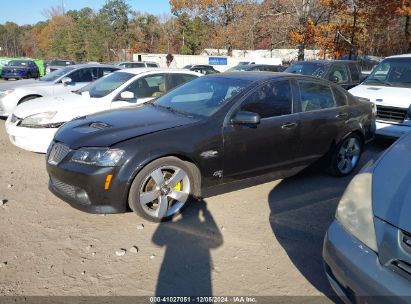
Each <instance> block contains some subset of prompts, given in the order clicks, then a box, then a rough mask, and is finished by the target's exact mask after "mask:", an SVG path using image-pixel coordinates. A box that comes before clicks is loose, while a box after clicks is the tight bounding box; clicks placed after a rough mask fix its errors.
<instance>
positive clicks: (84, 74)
mask: <svg viewBox="0 0 411 304" xmlns="http://www.w3.org/2000/svg"><path fill="white" fill-rule="evenodd" d="M68 77H70V78H71V79H72V80H73V81H74V82H92V81H94V80H96V79H98V69H97V68H85V69H80V70H77V71H74V72H73V73H71V74H70V75H68Z"/></svg>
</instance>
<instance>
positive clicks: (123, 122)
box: [55, 104, 198, 149]
mask: <svg viewBox="0 0 411 304" xmlns="http://www.w3.org/2000/svg"><path fill="white" fill-rule="evenodd" d="M196 121H198V119H195V118H192V117H187V116H183V115H180V114H177V113H174V112H171V111H169V110H167V109H163V108H159V107H156V106H153V105H152V104H147V105H141V106H135V107H128V108H124V109H119V110H111V111H105V112H101V113H97V114H94V115H90V116H85V117H82V118H78V119H75V120H72V121H70V122H68V123H66V124H64V125H63V126H62V127H61V128H60V129H59V131H58V132H57V134H56V136H55V140H57V141H60V142H63V143H65V144H67V145H68V146H69V147H70V148H72V149H78V148H81V147H109V146H112V145H114V144H116V143H118V142H121V141H124V140H127V139H130V138H134V137H138V136H142V135H146V134H150V133H155V132H158V131H162V130H166V129H171V128H175V127H179V126H183V125H188V124H192V123H195V122H196Z"/></svg>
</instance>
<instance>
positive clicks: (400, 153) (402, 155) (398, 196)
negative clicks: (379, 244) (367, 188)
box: [372, 133, 411, 233]
mask: <svg viewBox="0 0 411 304" xmlns="http://www.w3.org/2000/svg"><path fill="white" fill-rule="evenodd" d="M410 151H411V133H408V135H405V136H404V137H402V138H401V139H400V141H399V142H397V143H396V144H394V146H392V147H391V148H390V149H389V151H387V152H386V153H385V154H384V155H383V156H382V158H381V159H380V160H379V162H378V163H377V164H376V167H375V168H374V172H373V185H372V189H373V192H372V201H373V210H374V214H375V216H377V217H379V218H380V219H382V220H384V221H386V222H388V223H390V224H391V225H393V226H396V227H397V228H399V229H402V230H405V231H407V232H410V233H411V221H410V214H411V187H410V185H411V161H410V154H411V152H410Z"/></svg>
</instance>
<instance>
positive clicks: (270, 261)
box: [0, 120, 387, 299]
mask: <svg viewBox="0 0 411 304" xmlns="http://www.w3.org/2000/svg"><path fill="white" fill-rule="evenodd" d="M386 147H387V143H384V144H381V143H374V144H372V145H370V146H368V147H367V151H366V153H365V155H364V157H363V158H362V161H361V163H362V164H364V163H365V162H366V161H369V160H375V159H376V158H377V157H378V155H379V154H380V153H381V152H382V151H383V150H384V149H385V148H386ZM0 155H1V171H0V198H3V199H7V200H8V202H7V203H6V204H5V205H3V206H1V207H0V231H1V233H0V244H1V246H0V263H1V262H6V263H7V264H6V265H4V264H1V265H2V267H1V268H0V295H154V294H176V295H182V294H187V293H197V294H198V293H200V294H204V295H207V294H210V293H212V294H213V295H250V296H258V295H266V296H271V295H323V294H326V295H332V291H331V290H330V287H329V285H328V283H327V281H326V278H325V276H324V274H323V271H322V264H321V263H322V262H321V247H322V240H323V236H324V233H325V230H326V228H327V226H328V225H329V223H330V222H331V221H332V219H333V215H334V212H335V209H336V204H337V202H338V200H339V198H340V197H341V195H342V192H343V191H344V189H345V187H346V185H347V183H348V182H349V180H350V178H351V177H347V178H333V177H329V176H327V175H325V174H322V173H315V172H314V173H313V172H305V173H302V174H299V175H298V176H295V177H293V178H289V179H286V180H282V181H271V182H266V183H263V184H259V185H256V186H251V187H247V188H244V189H242V190H238V191H233V192H229V193H225V194H222V195H217V196H213V197H209V198H206V199H205V201H206V202H205V204H201V203H197V204H194V205H192V206H190V208H188V209H187V210H186V212H185V213H184V214H183V216H181V217H179V218H177V219H176V220H175V221H174V222H169V223H162V224H154V223H150V222H146V221H144V220H142V219H140V218H138V217H137V216H136V215H135V214H133V213H127V214H120V215H106V216H104V215H92V214H86V213H83V212H80V211H77V210H75V209H73V208H71V207H70V206H68V205H67V204H66V203H64V202H63V201H61V200H59V199H58V198H56V197H54V196H53V195H52V194H51V193H50V192H49V191H48V190H47V181H48V178H47V173H46V170H45V160H44V155H41V154H34V153H30V152H27V151H24V150H20V149H18V148H16V147H14V146H13V145H11V144H10V143H9V141H8V139H7V137H6V133H5V129H4V121H3V120H0ZM142 224H143V225H144V228H143V229H141V225H142ZM133 245H135V246H138V249H139V251H138V253H132V252H130V251H129V249H130V247H131V246H133ZM120 248H125V249H127V253H126V254H125V255H124V256H122V257H118V256H116V251H117V250H119V249H120ZM324 299H326V298H324Z"/></svg>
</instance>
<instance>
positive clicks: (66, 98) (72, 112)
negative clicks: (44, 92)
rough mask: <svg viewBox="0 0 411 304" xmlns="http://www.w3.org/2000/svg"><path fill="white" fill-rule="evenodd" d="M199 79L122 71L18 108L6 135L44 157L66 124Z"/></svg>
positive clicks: (142, 70) (152, 71)
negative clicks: (75, 89) (54, 138)
mask: <svg viewBox="0 0 411 304" xmlns="http://www.w3.org/2000/svg"><path fill="white" fill-rule="evenodd" d="M199 76H202V74H200V73H197V72H192V71H186V70H170V69H159V68H151V69H148V68H136V69H124V70H120V71H117V72H114V73H111V74H109V75H107V76H105V77H103V78H101V79H99V80H97V81H95V82H93V83H91V84H89V85H87V86H85V87H83V88H81V89H80V90H78V91H75V92H71V93H66V94H64V95H60V96H49V97H43V98H37V99H35V100H30V101H27V102H25V103H23V104H21V105H19V106H18V107H17V108H16V109H15V111H14V112H13V114H12V115H10V116H9V118H8V119H7V121H6V131H7V133H8V135H9V138H10V141H11V142H12V143H13V144H14V145H16V146H18V147H20V148H23V149H25V150H29V151H34V152H40V153H45V152H46V151H47V148H48V146H49V144H50V142H51V141H52V140H53V137H54V134H55V133H56V132H57V130H58V128H59V127H60V126H61V125H62V124H63V123H65V122H67V121H70V120H72V119H73V118H76V117H80V116H85V115H89V114H93V113H96V112H100V111H104V110H110V109H116V108H121V107H127V106H135V105H137V104H141V103H145V102H147V101H149V100H152V99H153V98H156V97H158V96H161V95H162V94H164V93H165V92H167V91H169V90H171V89H173V88H175V87H177V86H179V85H181V84H183V83H185V82H188V81H190V80H193V79H195V78H197V77H199Z"/></svg>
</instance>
